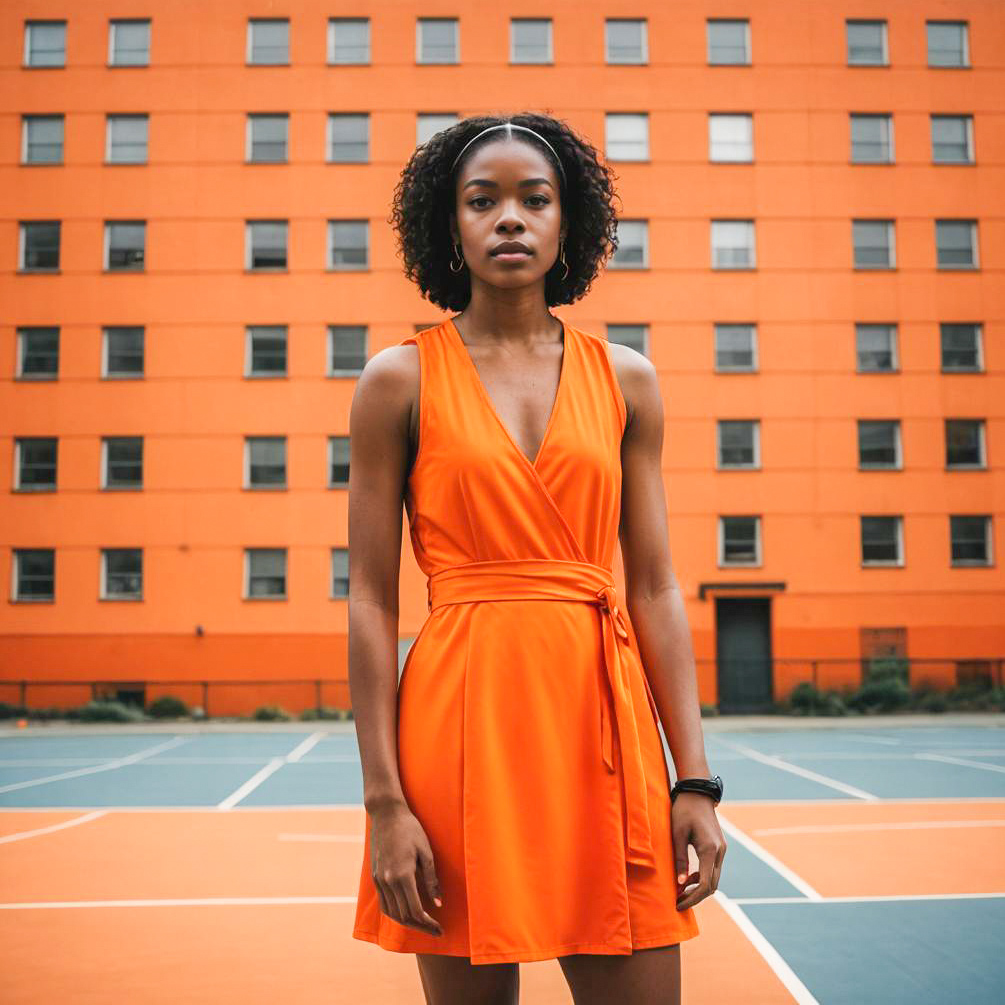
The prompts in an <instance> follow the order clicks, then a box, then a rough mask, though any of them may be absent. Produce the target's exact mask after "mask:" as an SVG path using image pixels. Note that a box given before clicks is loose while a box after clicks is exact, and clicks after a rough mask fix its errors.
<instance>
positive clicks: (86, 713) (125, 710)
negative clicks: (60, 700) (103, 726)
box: [67, 700, 143, 722]
mask: <svg viewBox="0 0 1005 1005" xmlns="http://www.w3.org/2000/svg"><path fill="white" fill-rule="evenodd" d="M72 711H75V712H76V715H75V716H72V717H71V716H67V718H77V719H80V720H81V721H82V722H142V721H143V712H142V711H141V710H140V709H138V708H136V707H135V706H134V705H125V704H123V703H122V702H121V701H106V700H97V701H89V702H88V703H87V704H86V705H81V706H80V708H78V709H75V710H72Z"/></svg>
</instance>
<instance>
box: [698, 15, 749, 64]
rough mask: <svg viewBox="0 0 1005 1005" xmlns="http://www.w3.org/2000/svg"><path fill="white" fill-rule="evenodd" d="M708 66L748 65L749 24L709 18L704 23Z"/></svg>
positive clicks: (747, 22)
mask: <svg viewBox="0 0 1005 1005" xmlns="http://www.w3.org/2000/svg"><path fill="white" fill-rule="evenodd" d="M706 30H707V38H708V62H709V65H710V66H730V65H738V66H749V65H750V22H749V21H746V20H744V21H739V20H737V21H731V20H727V19H725V18H709V19H708V21H707V22H706Z"/></svg>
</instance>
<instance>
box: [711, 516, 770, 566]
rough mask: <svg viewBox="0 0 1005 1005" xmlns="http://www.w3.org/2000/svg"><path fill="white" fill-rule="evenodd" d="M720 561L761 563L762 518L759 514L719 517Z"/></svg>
mask: <svg viewBox="0 0 1005 1005" xmlns="http://www.w3.org/2000/svg"><path fill="white" fill-rule="evenodd" d="M718 538H719V540H718V551H719V556H718V563H719V565H720V566H726V565H755V566H756V565H760V564H761V518H760V517H759V516H721V517H719V533H718Z"/></svg>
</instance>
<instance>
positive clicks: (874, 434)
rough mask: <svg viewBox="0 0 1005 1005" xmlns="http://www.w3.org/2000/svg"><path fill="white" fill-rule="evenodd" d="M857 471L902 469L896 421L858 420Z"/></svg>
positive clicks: (898, 425)
mask: <svg viewBox="0 0 1005 1005" xmlns="http://www.w3.org/2000/svg"><path fill="white" fill-rule="evenodd" d="M858 466H859V470H862V471H865V470H867V469H870V468H872V469H876V468H880V469H891V468H892V469H899V468H901V467H903V460H902V457H901V445H900V423H899V422H898V421H897V420H896V419H859V421H858Z"/></svg>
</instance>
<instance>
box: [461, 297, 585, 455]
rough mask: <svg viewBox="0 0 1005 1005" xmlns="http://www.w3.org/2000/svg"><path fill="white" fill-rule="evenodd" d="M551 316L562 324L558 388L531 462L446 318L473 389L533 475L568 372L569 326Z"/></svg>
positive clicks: (463, 343) (464, 345)
mask: <svg viewBox="0 0 1005 1005" xmlns="http://www.w3.org/2000/svg"><path fill="white" fill-rule="evenodd" d="M552 316H553V317H556V320H558V321H559V322H561V324H562V365H561V367H560V369H559V373H558V387H557V388H556V390H555V400H554V401H553V402H552V405H551V414H550V415H549V416H548V423H547V425H546V426H545V427H544V435H543V436H542V437H541V443H540V444H539V445H538V448H537V454H536V455H535V456H534V459H533V460H531V459H530V458H529V457H528V456H527V455H526V454H525V453H524V452H523V448H522V447H521V446H520V444H519V443H517V441H516V438H515V437H514V436H513V434H512V433H510V431H509V429H507V428H506V423H504V422H503V421H502V419H501V418H500V416H499V413H498V412H497V411H496V407H495V405H494V404H493V403H492V398H491V397H490V396H489V392H488V389H487V388H486V387H485V384H484V383H483V382H482V378H481V375H480V374H479V373H478V367H476V366H475V361H474V359H472V357H471V353H470V352H468V347H467V343H466V342H465V341H464V339H462V338H461V333H460V332H459V331H458V330H457V325H455V324H454V319H453V318H447V328H448V330H449V331H450V333H451V334H452V335H453V337H454V339H455V340H456V343H457V349H458V351H459V352H460V354H461V356H463V357H464V359H465V360H466V361H467V366H468V368H469V370H470V373H471V377H472V379H473V381H474V384H475V387H477V388H478V393H479V395H480V396H481V398H482V400H483V401H484V403H485V406H486V408H487V409H488V411H489V412H490V414H491V415H492V417H493V418H494V419H495V421H496V425H497V426H499V428H500V429H501V430H502V431H503V435H504V436H505V437H506V439H507V440H508V441H509V443H510V446H512V447H513V449H514V450H515V451H516V452H517V454H519V455H520V457H522V458H523V460H524V461H525V462H526V464H527V465H528V466H529V467H530V468H531V469H532V470H533V471H534V473H535V474H536V473H537V470H538V465H539V464H540V463H541V456H542V455H543V454H544V449H545V447H546V446H547V444H548V440H549V438H550V436H551V430H552V427H553V426H554V425H555V417H556V416H557V415H558V412H559V408H560V406H561V404H562V394H563V391H564V388H565V376H566V371H567V370H568V366H567V365H566V364H567V363H568V359H569V326H568V325H567V324H566V323H565V321H564V320H563V319H562V318H559V317H557V316H556V315H552Z"/></svg>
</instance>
